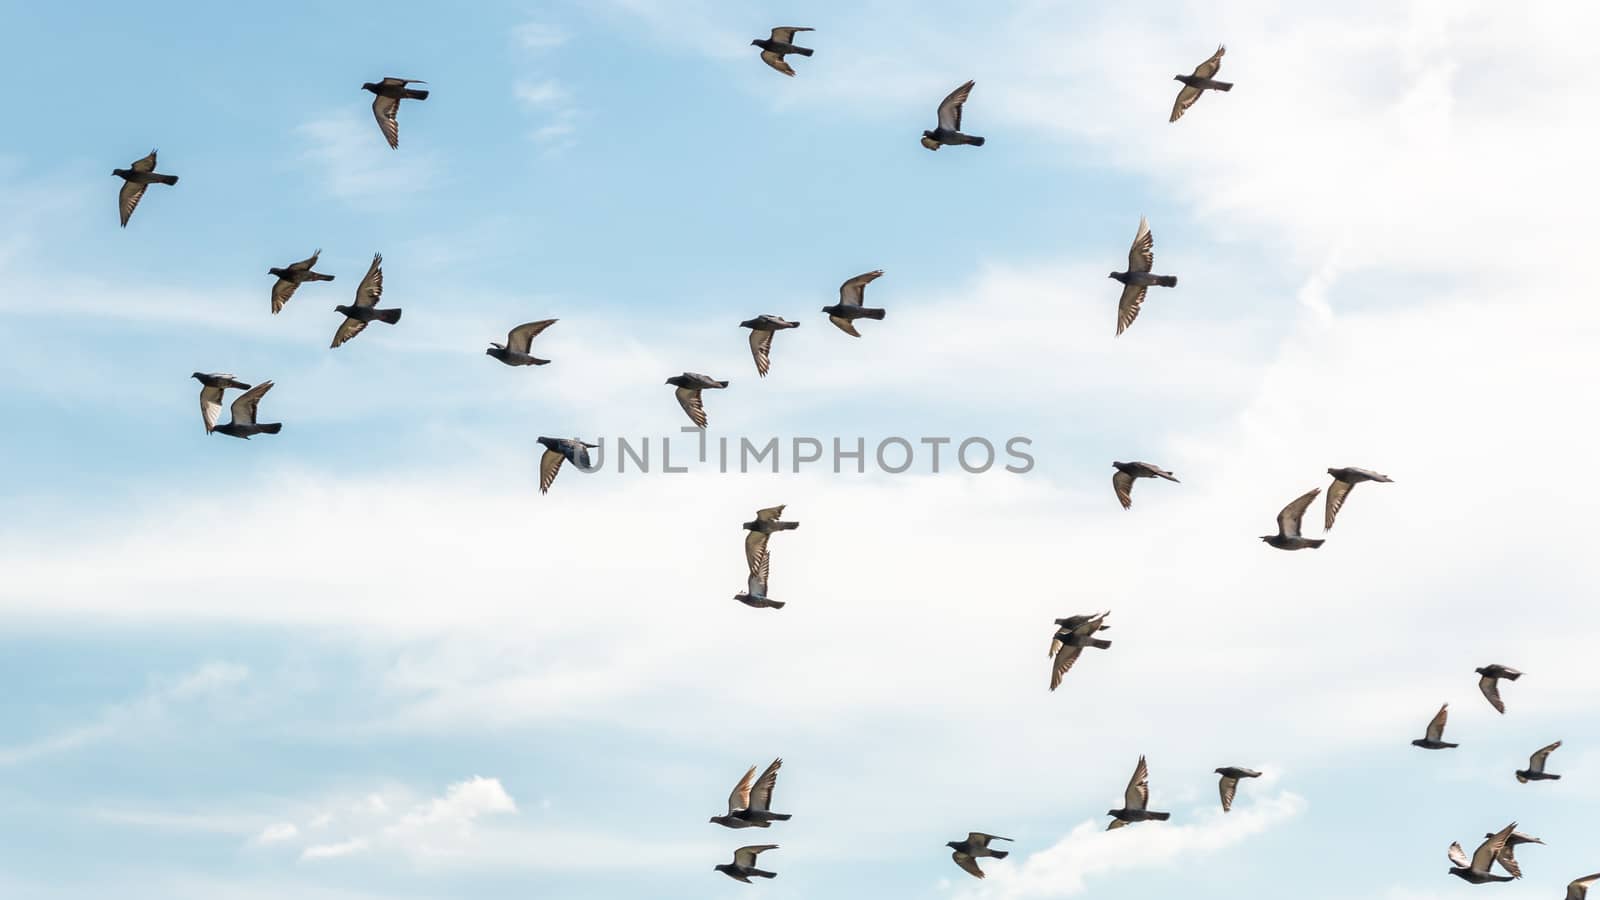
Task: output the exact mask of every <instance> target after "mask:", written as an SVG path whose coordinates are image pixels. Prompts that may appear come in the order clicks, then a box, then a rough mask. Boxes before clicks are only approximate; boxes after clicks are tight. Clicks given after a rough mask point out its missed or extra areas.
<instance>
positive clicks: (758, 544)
mask: <svg viewBox="0 0 1600 900" xmlns="http://www.w3.org/2000/svg"><path fill="white" fill-rule="evenodd" d="M782 517H783V507H782V506H772V507H768V508H767V509H758V510H756V517H755V519H754V520H752V521H749V522H746V523H744V525H743V526H742V527H743V528H744V529H745V530H746V531H748V532H750V533H749V534H748V535H746V536H745V539H744V560H745V562H746V563H748V564H749V566H750V574H752V575H760V576H761V578H762V582H763V584H765V582H766V566H767V538H769V537H771V535H772V533H773V532H774V531H793V530H795V529H796V528H799V527H800V523H799V522H784V521H782Z"/></svg>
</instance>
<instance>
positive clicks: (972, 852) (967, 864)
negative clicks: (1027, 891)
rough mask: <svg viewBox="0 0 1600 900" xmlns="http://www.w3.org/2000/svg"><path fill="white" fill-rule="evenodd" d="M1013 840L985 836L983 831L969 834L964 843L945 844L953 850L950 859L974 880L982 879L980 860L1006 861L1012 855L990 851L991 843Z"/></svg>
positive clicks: (1007, 852) (999, 851)
mask: <svg viewBox="0 0 1600 900" xmlns="http://www.w3.org/2000/svg"><path fill="white" fill-rule="evenodd" d="M1009 840H1011V838H1008V837H1000V836H999V835H997V834H984V833H983V832H981V831H972V832H968V834H967V839H966V840H964V841H949V842H947V843H946V844H945V846H946V847H949V848H951V850H952V852H951V854H950V858H951V859H953V860H955V861H956V865H958V866H960V867H961V868H962V870H963V871H965V872H966V873H967V874H968V875H971V876H973V877H974V878H982V877H983V870H982V869H980V868H978V860H980V859H982V858H983V857H985V856H988V857H992V858H994V859H1005V858H1006V857H1008V856H1010V855H1011V851H1010V850H990V849H989V842H990V841H1009Z"/></svg>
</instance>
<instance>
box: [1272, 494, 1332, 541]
mask: <svg viewBox="0 0 1600 900" xmlns="http://www.w3.org/2000/svg"><path fill="white" fill-rule="evenodd" d="M1320 493H1322V488H1312V489H1311V490H1309V491H1306V492H1305V493H1304V494H1301V495H1300V496H1298V497H1296V498H1295V499H1294V502H1292V503H1290V504H1289V505H1288V506H1285V507H1284V508H1283V509H1282V510H1281V511H1279V513H1278V533H1277V534H1264V535H1262V536H1261V539H1262V540H1263V541H1266V542H1267V544H1268V545H1270V546H1273V547H1277V548H1278V549H1279V550H1304V549H1305V548H1307V547H1310V548H1312V549H1313V550H1314V549H1316V548H1318V547H1321V546H1322V544H1323V540H1322V539H1321V538H1308V537H1301V536H1300V524H1301V522H1302V521H1304V520H1305V517H1306V507H1308V506H1310V505H1311V501H1313V500H1315V499H1317V495H1318V494H1320Z"/></svg>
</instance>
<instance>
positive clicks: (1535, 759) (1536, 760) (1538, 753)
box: [1517, 741, 1561, 784]
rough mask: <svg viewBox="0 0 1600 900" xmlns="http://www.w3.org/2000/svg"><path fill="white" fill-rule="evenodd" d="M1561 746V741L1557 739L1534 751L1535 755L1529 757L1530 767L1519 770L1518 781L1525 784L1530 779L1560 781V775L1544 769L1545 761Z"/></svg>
mask: <svg viewBox="0 0 1600 900" xmlns="http://www.w3.org/2000/svg"><path fill="white" fill-rule="evenodd" d="M1560 746H1561V742H1560V741H1556V742H1555V743H1553V744H1546V745H1545V746H1543V747H1540V748H1539V749H1538V750H1535V751H1533V755H1532V756H1530V757H1528V767H1527V768H1526V769H1518V770H1517V781H1519V782H1521V783H1523V784H1527V783H1528V782H1530V781H1560V780H1561V776H1560V775H1552V774H1550V773H1549V772H1546V771H1545V770H1544V766H1545V762H1546V761H1548V760H1549V759H1550V754H1552V753H1554V752H1556V749H1557V748H1559V747H1560Z"/></svg>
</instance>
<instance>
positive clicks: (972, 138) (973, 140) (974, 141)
mask: <svg viewBox="0 0 1600 900" xmlns="http://www.w3.org/2000/svg"><path fill="white" fill-rule="evenodd" d="M967 143H969V144H971V145H972V146H974V147H982V146H983V138H981V137H977V136H976V135H968V137H967Z"/></svg>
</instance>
